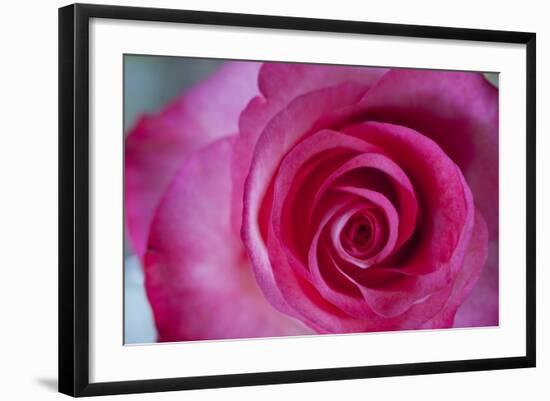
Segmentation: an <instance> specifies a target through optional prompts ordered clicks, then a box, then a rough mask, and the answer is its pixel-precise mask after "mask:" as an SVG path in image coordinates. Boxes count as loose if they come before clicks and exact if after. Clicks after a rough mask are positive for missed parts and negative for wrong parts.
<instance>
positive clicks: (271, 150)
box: [233, 83, 365, 314]
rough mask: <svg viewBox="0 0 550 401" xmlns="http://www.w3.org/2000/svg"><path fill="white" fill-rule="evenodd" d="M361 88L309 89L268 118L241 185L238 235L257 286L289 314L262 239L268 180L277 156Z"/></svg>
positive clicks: (353, 99) (355, 96)
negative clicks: (310, 90)
mask: <svg viewBox="0 0 550 401" xmlns="http://www.w3.org/2000/svg"><path fill="white" fill-rule="evenodd" d="M364 91H365V88H364V87H362V86H360V85H356V84H351V83H347V84H342V85H340V86H335V87H330V88H325V89H321V90H318V91H314V92H309V93H307V94H305V95H303V96H300V97H298V98H296V99H294V100H293V101H292V102H291V103H290V104H289V105H288V107H286V108H285V109H283V110H282V111H281V112H280V113H279V114H278V115H277V116H276V117H275V118H273V119H272V120H271V122H270V123H269V124H268V126H267V127H266V128H265V130H264V131H263V134H262V136H261V137H260V139H259V140H258V143H257V146H256V148H255V151H254V159H253V161H252V164H251V167H250V172H249V175H248V178H247V181H246V185H245V188H244V208H243V227H242V237H243V242H244V244H245V247H246V249H247V251H248V254H249V256H250V260H251V261H252V265H253V266H254V271H255V273H256V278H257V280H258V283H259V285H260V287H261V288H262V290H263V291H264V293H265V295H266V297H267V298H268V299H269V301H270V302H271V303H272V304H273V305H274V306H275V307H276V308H277V309H279V310H280V311H282V312H285V313H289V314H292V313H293V311H292V308H289V307H288V305H287V303H286V301H285V300H284V298H283V297H282V295H281V292H280V289H279V288H278V286H277V284H276V283H275V279H274V277H273V271H272V268H271V262H270V261H269V257H268V253H267V249H266V245H265V243H266V241H265V240H266V239H265V238H263V236H262V232H261V228H260V217H261V216H260V212H261V209H262V204H263V203H264V198H265V202H269V199H267V198H268V196H267V195H269V194H268V189H269V185H270V182H271V180H272V178H273V177H274V175H275V171H276V169H277V168H278V166H279V163H280V162H281V159H282V158H283V156H284V155H285V154H286V153H287V152H288V151H289V150H290V149H291V147H292V146H294V145H295V144H296V142H297V141H298V140H299V139H300V138H301V137H302V136H303V135H304V134H305V133H307V132H308V130H309V129H310V128H311V127H312V126H313V125H314V124H315V122H316V121H317V120H318V119H319V118H321V117H322V116H324V115H326V114H328V113H330V112H332V111H334V110H338V109H340V108H342V107H346V106H349V105H350V104H354V103H356V102H357V100H358V99H359V98H360V97H361V96H362V95H363V93H364ZM240 144H241V142H237V143H236V146H240ZM233 166H234V168H236V166H235V165H233ZM235 182H236V181H234V183H235ZM268 215H269V214H268Z"/></svg>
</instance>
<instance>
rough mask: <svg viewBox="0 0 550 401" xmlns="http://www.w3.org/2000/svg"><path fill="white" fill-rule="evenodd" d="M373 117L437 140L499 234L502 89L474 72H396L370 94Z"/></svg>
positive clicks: (493, 231)
mask: <svg viewBox="0 0 550 401" xmlns="http://www.w3.org/2000/svg"><path fill="white" fill-rule="evenodd" d="M363 106H364V107H365V109H366V110H367V111H368V112H367V117H368V118H369V119H373V120H377V121H383V122H390V123H393V124H398V125H404V126H407V127H409V128H412V129H414V130H416V131H418V132H421V133H422V134H423V135H427V136H429V137H430V138H432V139H433V140H434V141H435V142H436V143H437V144H438V145H439V146H440V147H441V148H442V149H443V150H444V152H445V153H446V154H447V155H449V157H451V159H453V160H454V162H455V163H456V164H457V165H458V166H459V167H460V169H461V171H462V172H463V174H464V176H465V177H466V181H467V182H468V185H469V187H470V189H471V191H472V193H473V195H474V199H475V203H476V206H477V208H478V209H479V210H480V211H481V213H482V214H483V217H484V218H485V220H486V222H487V225H488V227H489V233H490V238H491V239H495V238H497V236H498V148H499V147H498V90H497V89H496V88H495V87H494V86H493V85H491V84H490V83H489V82H487V80H486V79H485V78H484V77H483V75H482V74H478V73H472V72H452V71H428V70H412V69H411V70H408V69H395V70H391V71H390V72H389V73H387V74H386V75H384V77H382V78H381V79H380V80H379V81H378V83H377V84H376V85H375V86H374V87H373V88H372V89H371V90H370V91H369V92H368V93H367V94H366V96H365V99H364V101H363Z"/></svg>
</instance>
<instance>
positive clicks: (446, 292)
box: [59, 4, 536, 396]
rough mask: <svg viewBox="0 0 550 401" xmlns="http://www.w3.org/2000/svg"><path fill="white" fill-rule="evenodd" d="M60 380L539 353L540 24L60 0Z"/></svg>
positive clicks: (220, 378)
mask: <svg viewBox="0 0 550 401" xmlns="http://www.w3.org/2000/svg"><path fill="white" fill-rule="evenodd" d="M59 150H60V152H59V216H60V217H59V219H60V220H59V233H60V234H59V390H60V391H61V392H62V393H66V394H69V395H72V396H92V395H103V394H120V393H135V392H152V391H169V390H186V389H200V388H213V387H228V386H248V385H260V384H277V383H291V382H308V381H321V380H342V379H358V378H371V377H382V376H398V375H418V374H431V373H442V372H461V371H476V370H489V369H511V368H526V367H533V366H535V343H536V342H535V221H536V220H535V34H534V33H525V32H508V31H489V30H478V29H463V28H445V27H433V26H414V25H397V24H391V23H370V22H359V21H337V20H320V19H309V18H294V17H281V16H265V15H243V14H231V13H217V12H202V11H184V10H168V9H152V8H136V7H114V6H100V5H85V4H77V5H70V6H67V7H64V8H61V9H60V10H59Z"/></svg>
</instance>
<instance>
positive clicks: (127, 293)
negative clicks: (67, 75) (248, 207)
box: [124, 55, 498, 344]
mask: <svg viewBox="0 0 550 401" xmlns="http://www.w3.org/2000/svg"><path fill="white" fill-rule="evenodd" d="M223 63H224V60H216V59H201V58H187V57H167V56H148V55H125V56H124V133H125V135H127V134H128V133H129V132H130V131H131V129H132V127H133V125H134V124H135V123H136V121H137V119H138V118H139V116H140V115H142V114H144V113H148V114H154V113H157V112H159V111H160V110H161V109H162V107H163V106H164V105H166V104H167V103H169V102H170V101H171V100H173V99H174V98H175V97H177V96H178V95H180V94H181V93H182V92H183V91H184V90H185V89H187V88H189V87H191V86H193V85H194V84H196V83H197V82H199V81H201V80H202V79H204V78H206V77H208V76H209V75H210V74H211V73H212V72H214V71H215V70H216V69H217V68H219V66H220V65H221V64H223ZM484 75H485V77H486V78H487V79H488V80H489V81H490V82H491V83H492V84H493V85H495V86H497V87H498V73H485V74H484ZM124 252H125V259H124V260H125V261H124V343H125V344H147V343H152V342H155V341H156V330H155V325H154V321H153V317H152V313H151V308H150V306H149V303H148V301H147V297H146V294H145V290H144V285H143V273H142V270H141V266H140V262H139V260H138V259H137V258H136V257H135V256H134V255H133V254H132V252H131V248H130V247H129V246H128V243H127V242H125V249H124Z"/></svg>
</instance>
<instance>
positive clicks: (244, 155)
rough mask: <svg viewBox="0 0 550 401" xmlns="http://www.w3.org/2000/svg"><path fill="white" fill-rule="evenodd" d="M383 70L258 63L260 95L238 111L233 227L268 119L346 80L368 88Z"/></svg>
mask: <svg viewBox="0 0 550 401" xmlns="http://www.w3.org/2000/svg"><path fill="white" fill-rule="evenodd" d="M387 71H388V70H387V69H385V68H372V67H346V66H336V65H317V64H298V63H264V64H263V65H262V68H261V69H260V74H259V87H260V91H261V94H260V96H257V97H256V98H254V99H253V100H252V101H251V102H250V103H249V104H248V106H247V107H246V109H245V110H244V111H243V113H242V114H241V117H240V121H239V137H238V139H237V141H238V143H237V146H235V154H234V155H233V165H234V168H233V171H234V181H235V186H234V190H233V204H234V206H233V208H234V210H233V214H232V219H233V220H234V225H235V226H236V227H239V226H240V225H241V216H242V213H241V211H242V193H243V183H244V181H245V178H246V175H247V174H248V170H249V168H250V163H251V162H252V155H253V153H254V147H255V146H256V143H257V141H258V138H259V137H260V135H261V133H262V132H263V130H264V128H265V127H266V126H267V124H268V122H269V121H271V119H272V118H273V117H275V115H276V114H278V113H279V112H280V111H281V110H282V109H284V108H285V107H287V105H288V104H289V103H290V102H291V101H293V100H294V99H295V98H297V97H299V96H301V95H304V94H306V93H308V92H315V91H318V90H320V89H323V88H328V87H331V86H338V85H341V84H343V83H346V82H354V83H356V84H357V85H359V86H361V87H363V88H364V90H368V88H370V87H371V86H373V85H374V84H375V82H376V81H378V79H380V77H381V76H383V75H384V74H385V73H386V72H387ZM332 111H333V110H331V112H332Z"/></svg>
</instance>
